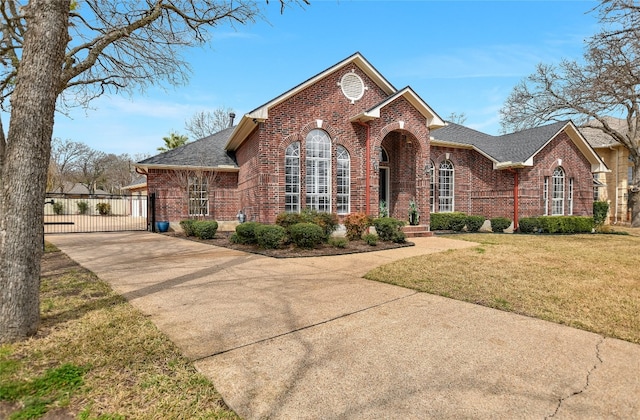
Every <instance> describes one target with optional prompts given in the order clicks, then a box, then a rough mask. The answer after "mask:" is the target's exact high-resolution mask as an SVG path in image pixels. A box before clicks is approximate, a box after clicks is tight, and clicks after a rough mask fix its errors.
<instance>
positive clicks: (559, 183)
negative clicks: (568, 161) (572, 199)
mask: <svg viewBox="0 0 640 420" xmlns="http://www.w3.org/2000/svg"><path fill="white" fill-rule="evenodd" d="M551 182H552V192H551V215H552V216H561V215H563V214H564V170H563V169H562V168H561V167H557V168H556V169H555V171H553V177H552V180H551Z"/></svg>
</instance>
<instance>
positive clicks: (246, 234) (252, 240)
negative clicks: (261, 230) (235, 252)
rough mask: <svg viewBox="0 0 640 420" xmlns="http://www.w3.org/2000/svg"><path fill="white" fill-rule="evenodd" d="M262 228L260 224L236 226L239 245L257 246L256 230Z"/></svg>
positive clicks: (247, 223) (250, 223)
mask: <svg viewBox="0 0 640 420" xmlns="http://www.w3.org/2000/svg"><path fill="white" fill-rule="evenodd" d="M258 226H260V223H258V222H245V223H240V224H239V225H238V226H236V236H237V238H236V239H237V240H238V242H236V243H239V244H245V245H250V244H256V243H258V241H257V239H256V228H257V227H258Z"/></svg>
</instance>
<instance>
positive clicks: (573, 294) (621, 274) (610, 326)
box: [366, 232, 640, 344]
mask: <svg viewBox="0 0 640 420" xmlns="http://www.w3.org/2000/svg"><path fill="white" fill-rule="evenodd" d="M635 233H636V234H637V232H635ZM451 237H452V238H454V239H461V240H469V241H473V242H478V243H479V245H478V246H477V247H474V248H468V249H461V250H452V251H448V252H444V253H440V254H431V255H425V256H420V257H413V258H410V259H406V260H401V261H397V262H394V263H391V264H388V265H385V266H382V267H378V268H376V269H374V270H372V271H370V272H369V273H368V274H367V275H366V278H368V279H371V280H377V281H381V282H385V283H391V284H396V285H400V286H404V287H407V288H411V289H415V290H419V291H422V292H427V293H433V294H437V295H441V296H446V297H450V298H453V299H458V300H463V301H467V302H472V303H477V304H480V305H485V306H489V307H492V308H497V309H501V310H505V311H510V312H516V313H519V314H523V315H528V316H532V317H536V318H540V319H545V320H548V321H552V322H557V323H560V324H565V325H570V326H572V327H576V328H580V329H584V330H587V331H592V332H595V333H599V334H603V335H605V336H608V337H616V338H620V339H623V340H627V341H630V342H633V343H639V344H640V266H639V265H638V262H639V261H640V236H637V235H633V233H632V235H630V236H622V235H602V234H598V235H509V234H463V235H454V236H451Z"/></svg>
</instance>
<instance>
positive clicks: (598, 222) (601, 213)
mask: <svg viewBox="0 0 640 420" xmlns="http://www.w3.org/2000/svg"><path fill="white" fill-rule="evenodd" d="M608 212H609V203H607V202H606V201H594V202H593V224H594V225H595V226H596V227H600V226H602V225H604V222H605V221H606V220H607V213H608Z"/></svg>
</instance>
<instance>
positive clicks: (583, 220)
mask: <svg viewBox="0 0 640 420" xmlns="http://www.w3.org/2000/svg"><path fill="white" fill-rule="evenodd" d="M519 225H520V232H522V233H532V232H534V233H535V232H541V233H551V234H554V233H590V232H591V231H592V230H593V227H594V224H593V218H592V217H586V216H540V217H524V218H522V219H520V222H519Z"/></svg>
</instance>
